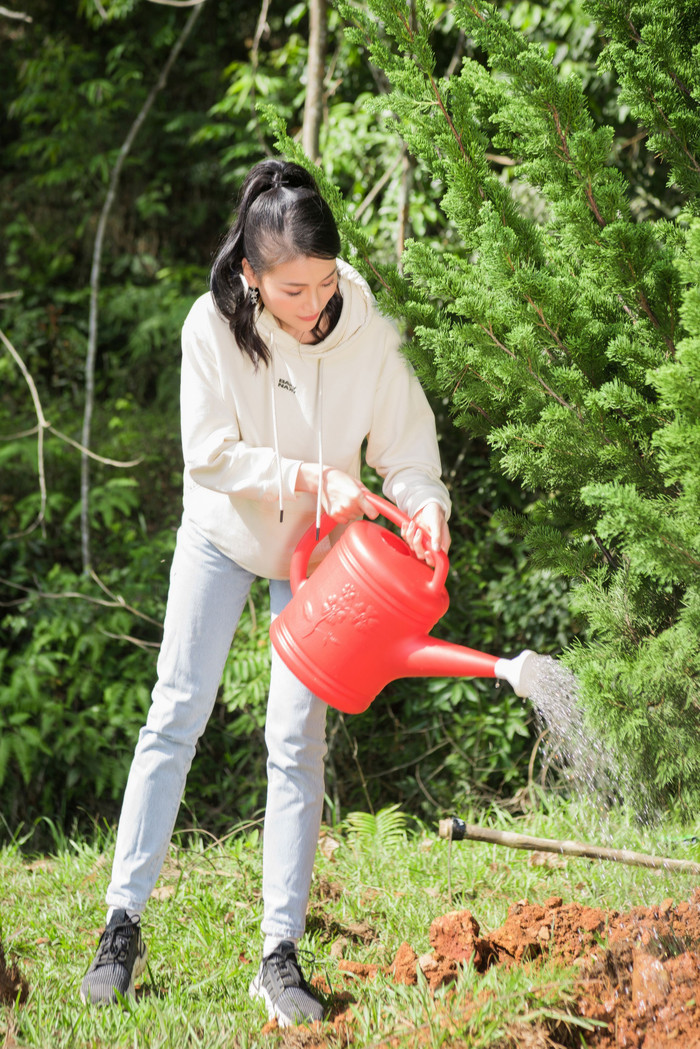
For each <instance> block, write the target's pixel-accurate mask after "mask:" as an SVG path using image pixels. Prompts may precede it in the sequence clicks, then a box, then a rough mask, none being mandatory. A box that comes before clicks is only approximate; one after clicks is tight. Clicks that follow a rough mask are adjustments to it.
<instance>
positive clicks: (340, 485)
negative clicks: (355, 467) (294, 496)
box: [296, 463, 377, 524]
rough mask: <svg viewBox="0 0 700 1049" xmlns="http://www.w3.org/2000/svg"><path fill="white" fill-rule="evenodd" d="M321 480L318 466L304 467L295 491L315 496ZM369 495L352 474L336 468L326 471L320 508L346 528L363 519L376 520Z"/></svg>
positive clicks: (324, 471)
mask: <svg viewBox="0 0 700 1049" xmlns="http://www.w3.org/2000/svg"><path fill="white" fill-rule="evenodd" d="M318 480H319V478H318V466H317V465H316V463H302V464H301V467H300V468H299V473H298V474H297V483H296V490H297V491H298V492H312V493H313V494H314V495H316V494H317V493H318ZM367 495H368V492H367V489H366V488H365V486H364V485H363V484H361V483H360V482H359V481H357V480H355V478H354V477H351V476H350V474H346V473H345V472H344V471H343V470H338V469H336V468H335V467H334V466H326V467H324V470H323V476H322V479H321V505H322V506H323V509H324V510H325V511H326V513H327V514H328V515H329V517H332V518H333V520H334V521H337V522H338V524H347V523H348V522H349V521H354V520H356V518H358V517H362V516H363V515H365V516H367V517H371V518H375V517H376V516H377V510H376V509H375V508H374V506H373V505H372V503H371V502H370V501H369V499H368V498H367Z"/></svg>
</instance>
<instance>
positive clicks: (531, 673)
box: [493, 648, 538, 699]
mask: <svg viewBox="0 0 700 1049" xmlns="http://www.w3.org/2000/svg"><path fill="white" fill-rule="evenodd" d="M537 659H538V656H537V653H536V652H532V651H531V650H530V649H529V648H526V649H524V650H523V651H522V652H521V653H520V655H519V656H516V657H515V659H499V660H497V662H496V665H495V666H494V668H493V669H494V672H495V674H496V677H500V678H503V679H504V680H506V681H507V682H508V683H509V685H510V686H511V688H512V689H513V691H514V692H515V694H516V696H520V697H521V698H523V699H525V698H526V697H527V696H529V695H530V691H531V689H532V685H533V681H534V677H535V672H536V664H537Z"/></svg>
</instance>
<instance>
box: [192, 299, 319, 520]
mask: <svg viewBox="0 0 700 1049" xmlns="http://www.w3.org/2000/svg"><path fill="white" fill-rule="evenodd" d="M219 342H220V340H219V339H218V337H217V335H216V333H215V332H212V333H211V337H208V338H202V337H200V336H199V335H198V334H197V332H196V330H195V324H193V323H192V315H190V317H189V318H188V319H187V321H186V322H185V325H184V327H183V329H182V371H181V378H180V418H181V427H182V450H183V456H184V461H185V474H186V476H189V478H190V479H191V481H194V482H195V483H196V484H198V485H201V486H202V487H203V488H210V489H212V490H214V491H217V492H225V493H226V494H228V495H237V496H242V497H243V498H248V499H261V500H264V501H270V502H271V501H273V500H276V499H278V498H279V496H280V494H281V496H282V497H283V498H284V499H289V500H293V499H294V498H295V496H296V493H295V485H296V479H297V474H298V472H299V467H300V466H301V462H300V461H298V460H295V459H285V458H281V459H280V470H279V471H278V468H277V457H276V455H275V450H274V448H270V447H258V446H254V445H251V444H249V443H246V441H244V440H243V439H242V438H241V433H240V426H239V419H238V416H237V412H236V406H235V401H234V399H233V397H231V396H228V397H227V396H225V394H224V391H223V389H222V382H221V375H222V368H221V361H220V360H219V358H220V357H221V356H222V354H224V353H226V352H228V353H231V352H233V353H238V352H240V351H238V350H237V348H236V347H235V344H233V345H231V343H230V341H229V340H227V345H226V346H225V347H221V346H220V345H219ZM264 371H265V369H264V367H262V366H261V370H260V373H259V375H258V378H259V380H260V383H261V384H262V386H263V387H265V389H264V390H263V395H264V394H265V393H266V392H267V386H266V376H265V374H264ZM280 485H281V492H280Z"/></svg>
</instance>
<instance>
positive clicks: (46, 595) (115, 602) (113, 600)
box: [0, 573, 163, 629]
mask: <svg viewBox="0 0 700 1049" xmlns="http://www.w3.org/2000/svg"><path fill="white" fill-rule="evenodd" d="M92 577H93V579H94V580H95V582H96V583H97V584H98V586H99V587H100V589H101V590H103V591H104V593H105V594H107V596H108V597H109V600H108V601H106V600H105V599H104V598H102V597H90V595H89V594H81V593H79V592H78V591H76V590H64V591H63V592H62V593H60V592H59V593H53V592H50V591H48V590H42V589H41V587H40V586H39V585H38V584H37V586H36V587H31V586H22V584H21V583H13V582H12V581H11V580H10V579H0V585H1V586H7V587H9V588H10V589H12V590H20V591H21V592H22V593H23V594H26V595H27V596H28V597H35V598H38V599H39V600H42V601H63V600H64V599H65V600H71V601H86V602H87V603H88V604H89V605H98V606H99V607H100V608H123V609H124V611H125V612H130V613H131V615H132V616H136V618H137V619H143V620H144V622H146V623H151V624H152V625H153V626H157V627H159V628H161V629H162V627H163V624H162V623H160V622H159V621H158V620H157V619H153V618H152V616H148V615H146V613H145V612H139V610H138V609H137V608H134V607H133V606H132V605H128V604H127V603H126V601H125V600H124V598H123V597H120V596H118V595H116V594H113V593H112V592H111V590H108V589H107V588H106V587H105V585H104V583H102V582H101V581H100V580H99V579H98V578H97V576H96V575H95V574H94V573H92ZM3 607H5V606H4V605H3Z"/></svg>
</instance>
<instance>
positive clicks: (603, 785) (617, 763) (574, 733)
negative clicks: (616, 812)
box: [527, 656, 651, 822]
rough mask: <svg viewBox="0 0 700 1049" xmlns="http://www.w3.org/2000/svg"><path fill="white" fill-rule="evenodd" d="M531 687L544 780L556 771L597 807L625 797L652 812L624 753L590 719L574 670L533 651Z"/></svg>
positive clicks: (642, 812) (572, 789)
mask: <svg viewBox="0 0 700 1049" xmlns="http://www.w3.org/2000/svg"><path fill="white" fill-rule="evenodd" d="M527 686H528V699H529V702H530V704H531V705H532V708H533V710H534V712H535V715H536V718H537V726H538V729H539V733H538V734H539V735H540V740H541V744H540V752H539V762H540V767H541V773H540V776H541V781H542V782H543V783H544V782H545V781H547V777H548V775H549V774H550V772H551V773H552V774H555V776H558V778H559V779H560V781H561V784H562V787H563V789H565V790H566V791H567V792H568V793H570V794H571V793H575V794H577V795H578V796H579V797H580V798H581V799H583V798H584V797H585V798H586V799H588V800H590V802H591V804H592V805H594V806H595V808H596V810H597V811H598V812H602V811H604V810H606V809H608V808H609V807H610V805H612V804H613V803H618V802H626V803H628V804H630V805H631V807H632V808H634V810H635V811H637V813H638V814H639V815H640V816H642V818H643V819H644V817H645V816H650V815H651V813H649V812H648V811H647V810H648V801H647V799H645V798H644V796H643V790H642V789H641V788H640V785H639V784H638V783H636V782H635V783H633V782H632V777H631V776H630V773H629V771H628V767H627V763H626V762H625V760H624V756H623V755H620V754H616V753H613V752H612V751H611V750H610V748H609V746H608V745H606V743H604V742H603V740H602V738H601V737H600V736H599V735H597V734H596V732H595V731H594V730H593V729H592V728H591V726H590V725H589V724H588V723H587V721H586V718H585V714H584V711H583V709H582V706H581V702H580V698H579V690H578V683H577V681H576V678H575V676H574V675H573V674H572V673H571V671H570V670H568V669H567V667H565V666H563V665H562V664H561V663H559V662H557V661H556V660H555V659H553V658H552V657H551V656H535V657H534V658H533V659H532V660H531V661H530V664H529V665H528V682H527ZM550 778H554V777H550ZM547 785H548V787H549V786H550V784H549V783H548V784H547ZM645 822H646V820H645Z"/></svg>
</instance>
